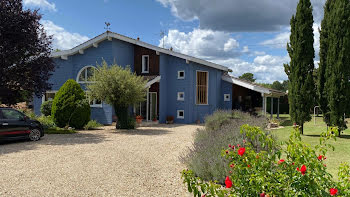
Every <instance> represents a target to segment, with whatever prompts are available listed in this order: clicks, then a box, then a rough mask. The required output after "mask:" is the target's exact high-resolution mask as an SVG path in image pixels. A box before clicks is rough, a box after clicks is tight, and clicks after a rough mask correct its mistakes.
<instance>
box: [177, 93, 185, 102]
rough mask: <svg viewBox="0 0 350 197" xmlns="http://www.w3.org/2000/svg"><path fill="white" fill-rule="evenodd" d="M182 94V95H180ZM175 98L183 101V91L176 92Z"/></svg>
mask: <svg viewBox="0 0 350 197" xmlns="http://www.w3.org/2000/svg"><path fill="white" fill-rule="evenodd" d="M181 94H182V97H181ZM177 100H178V101H185V92H178V93H177Z"/></svg>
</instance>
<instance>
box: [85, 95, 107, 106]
mask: <svg viewBox="0 0 350 197" xmlns="http://www.w3.org/2000/svg"><path fill="white" fill-rule="evenodd" d="M85 97H86V98H87V99H88V102H89V104H90V102H91V98H90V97H89V96H88V91H85ZM102 104H103V101H101V103H100V104H96V99H93V100H92V105H90V107H95V108H102V107H103V105H102Z"/></svg>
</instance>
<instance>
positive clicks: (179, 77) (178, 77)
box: [177, 70, 185, 79]
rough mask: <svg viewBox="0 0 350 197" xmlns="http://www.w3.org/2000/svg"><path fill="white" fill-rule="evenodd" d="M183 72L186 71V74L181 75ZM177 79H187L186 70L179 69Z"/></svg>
mask: <svg viewBox="0 0 350 197" xmlns="http://www.w3.org/2000/svg"><path fill="white" fill-rule="evenodd" d="M181 72H183V73H184V76H183V77H181V76H180V73H181ZM177 79H185V71H184V70H179V71H177Z"/></svg>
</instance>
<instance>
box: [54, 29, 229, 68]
mask: <svg viewBox="0 0 350 197" xmlns="http://www.w3.org/2000/svg"><path fill="white" fill-rule="evenodd" d="M109 37H110V38H115V39H118V40H121V41H124V42H128V43H131V44H135V45H138V46H141V47H145V48H148V49H151V50H154V51H156V52H158V53H164V54H168V55H172V56H175V57H178V58H181V59H185V60H187V61H191V62H196V63H199V64H203V65H206V66H209V67H212V68H216V69H218V70H223V71H228V70H229V69H228V68H227V67H225V66H221V65H219V64H215V63H212V62H208V61H205V60H202V59H198V58H195V57H191V56H188V55H184V54H181V53H177V52H174V51H171V50H168V49H163V48H160V47H157V46H154V45H151V44H148V43H145V42H142V41H140V40H136V39H132V38H129V37H126V36H122V35H120V34H117V33H114V32H108V33H107V32H105V33H103V34H101V35H99V36H97V37H95V38H93V39H91V40H89V41H87V42H84V43H83V44H81V45H79V46H77V47H75V48H73V49H70V50H64V51H59V52H54V53H52V54H51V57H59V56H61V55H66V56H68V55H73V54H76V53H78V51H79V50H80V49H86V48H89V47H91V46H92V45H95V46H96V44H97V43H99V42H102V41H103V40H105V39H108V38H109Z"/></svg>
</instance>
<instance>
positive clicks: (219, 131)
mask: <svg viewBox="0 0 350 197" xmlns="http://www.w3.org/2000/svg"><path fill="white" fill-rule="evenodd" d="M243 124H249V125H253V126H258V127H260V128H266V124H267V120H266V118H262V117H261V118H257V117H254V116H250V115H249V114H248V113H243V112H240V111H217V112H215V113H214V114H213V115H211V116H208V117H206V122H205V125H206V127H205V129H199V130H197V132H196V133H195V134H194V143H193V147H191V148H189V149H188V151H187V154H185V156H183V157H181V160H182V162H183V163H185V164H186V165H187V167H188V168H189V169H191V170H193V172H194V173H195V174H196V175H197V176H199V177H201V178H203V179H204V180H218V181H219V182H221V183H223V182H224V179H225V175H226V174H227V173H228V172H229V171H230V168H229V167H228V165H227V164H228V160H226V159H225V158H223V157H221V156H220V153H221V150H222V149H223V148H226V147H227V145H228V144H230V143H232V144H233V143H235V144H243V140H244V139H245V136H244V135H243V134H241V133H240V127H241V125H243ZM254 146H255V147H256V149H257V151H260V150H261V149H262V148H261V147H262V146H261V144H260V143H259V142H257V141H256V140H254Z"/></svg>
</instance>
